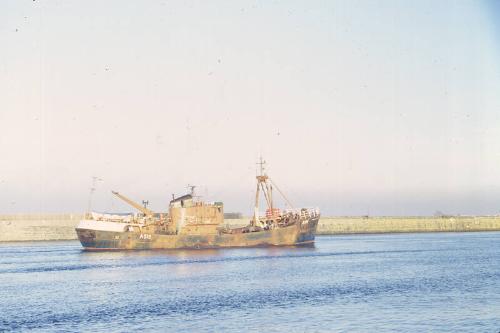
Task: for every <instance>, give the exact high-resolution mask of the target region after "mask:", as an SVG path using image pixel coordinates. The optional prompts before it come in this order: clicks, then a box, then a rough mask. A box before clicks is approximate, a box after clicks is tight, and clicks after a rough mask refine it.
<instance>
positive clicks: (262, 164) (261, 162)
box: [257, 156, 266, 176]
mask: <svg viewBox="0 0 500 333" xmlns="http://www.w3.org/2000/svg"><path fill="white" fill-rule="evenodd" d="M257 165H258V166H259V167H260V175H259V176H263V175H264V173H265V171H266V168H265V165H266V161H264V160H263V159H262V156H261V157H260V162H257Z"/></svg>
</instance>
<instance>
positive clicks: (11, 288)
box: [0, 232, 500, 333]
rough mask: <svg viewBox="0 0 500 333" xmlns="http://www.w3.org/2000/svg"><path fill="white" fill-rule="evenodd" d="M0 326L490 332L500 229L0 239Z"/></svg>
mask: <svg viewBox="0 0 500 333" xmlns="http://www.w3.org/2000/svg"><path fill="white" fill-rule="evenodd" d="M0 330H5V331H41V332H53V331H61V332H73V331H74V332H134V331H137V332H139V331H141V332H144V331H146V332H149V331H153V332H155V331H161V332H287V333H290V332H495V333H496V332H500V233H498V232H490V233H429V234H392V235H352V236H319V237H317V238H316V244H315V246H314V247H282V248H256V249H225V250H191V251H186V250H179V251H172V250H169V251H118V252H85V251H83V250H82V248H81V246H80V244H79V243H78V242H77V241H68V242H30V243H3V244H0Z"/></svg>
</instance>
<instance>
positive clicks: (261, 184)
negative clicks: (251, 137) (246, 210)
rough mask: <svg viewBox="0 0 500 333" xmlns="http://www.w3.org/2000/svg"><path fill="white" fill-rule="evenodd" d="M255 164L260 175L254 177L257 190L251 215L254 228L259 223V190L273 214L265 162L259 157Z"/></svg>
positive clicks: (270, 186) (271, 188)
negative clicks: (258, 168)
mask: <svg viewBox="0 0 500 333" xmlns="http://www.w3.org/2000/svg"><path fill="white" fill-rule="evenodd" d="M257 164H258V165H259V167H260V173H259V174H258V175H257V176H256V177H255V178H256V179H257V188H256V191H255V207H254V215H253V225H254V226H255V225H257V224H258V222H259V194H260V191H261V190H262V193H264V198H265V199H266V203H267V206H268V208H269V209H270V210H271V212H273V196H272V190H273V187H272V185H270V184H269V183H268V181H267V180H268V179H269V177H268V176H267V174H266V172H265V167H264V165H265V164H266V161H264V160H263V159H262V156H261V157H260V162H259V163H257Z"/></svg>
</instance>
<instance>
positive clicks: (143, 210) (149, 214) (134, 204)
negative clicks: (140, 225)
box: [111, 191, 154, 217]
mask: <svg viewBox="0 0 500 333" xmlns="http://www.w3.org/2000/svg"><path fill="white" fill-rule="evenodd" d="M111 193H113V194H114V195H116V196H117V197H118V198H120V199H122V200H123V201H125V202H126V203H128V204H129V205H130V206H132V207H134V208H135V209H137V210H138V211H140V212H141V213H143V214H144V215H145V216H146V217H153V215H154V212H153V211H152V210H150V209H147V208H146V207H143V206H141V205H140V204H138V203H137V202H134V201H132V200H130V199H129V198H127V197H126V196H123V195H121V194H120V193H118V192H115V191H111Z"/></svg>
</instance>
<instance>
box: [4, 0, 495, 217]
mask: <svg viewBox="0 0 500 333" xmlns="http://www.w3.org/2000/svg"><path fill="white" fill-rule="evenodd" d="M499 46H500V6H499V5H497V4H496V3H495V2H493V1H491V2H490V1H413V2H410V1H368V0H367V1H351V0H349V1H124V0H120V1H43V0H36V1H32V0H30V1H20V0H12V1H2V2H0V154H1V155H0V214H1V213H23V212H28V213H29V212H83V211H85V209H86V208H87V202H88V198H89V188H90V187H91V183H92V180H91V179H92V176H97V177H100V178H102V179H103V181H102V182H98V183H97V189H96V192H95V195H94V196H93V198H92V203H93V205H92V208H93V209H95V210H101V211H112V210H125V211H129V210H130V209H129V208H126V207H125V206H123V205H122V204H121V203H119V201H118V199H113V198H112V195H111V194H110V190H117V191H119V192H121V193H123V194H125V195H128V196H129V197H130V198H132V199H135V200H137V201H140V200H142V199H148V200H149V202H150V204H151V206H150V207H151V208H152V209H154V210H158V211H164V210H166V207H167V204H168V201H169V199H170V198H171V194H172V193H175V194H178V195H180V194H184V192H186V191H187V189H186V186H187V185H188V184H197V185H198V186H199V191H198V193H199V194H202V195H204V196H205V198H206V199H207V200H216V201H223V202H224V203H225V210H226V211H239V212H242V213H243V214H244V215H250V214H251V213H252V205H253V202H252V200H253V196H254V186H255V185H254V183H255V178H254V176H255V168H256V165H255V163H256V162H257V159H258V157H259V155H260V154H262V155H263V156H264V158H265V159H266V160H267V162H268V172H269V174H270V176H271V177H272V178H273V179H274V180H275V182H276V183H277V184H278V185H279V186H280V188H281V189H282V190H283V191H285V192H286V194H287V195H288V197H289V199H290V200H291V201H292V202H293V203H294V204H295V205H296V206H318V207H319V208H320V209H321V210H322V212H323V215H366V214H369V215H432V214H434V212H435V211H437V210H439V211H442V212H444V213H449V214H497V213H500V49H499Z"/></svg>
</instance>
